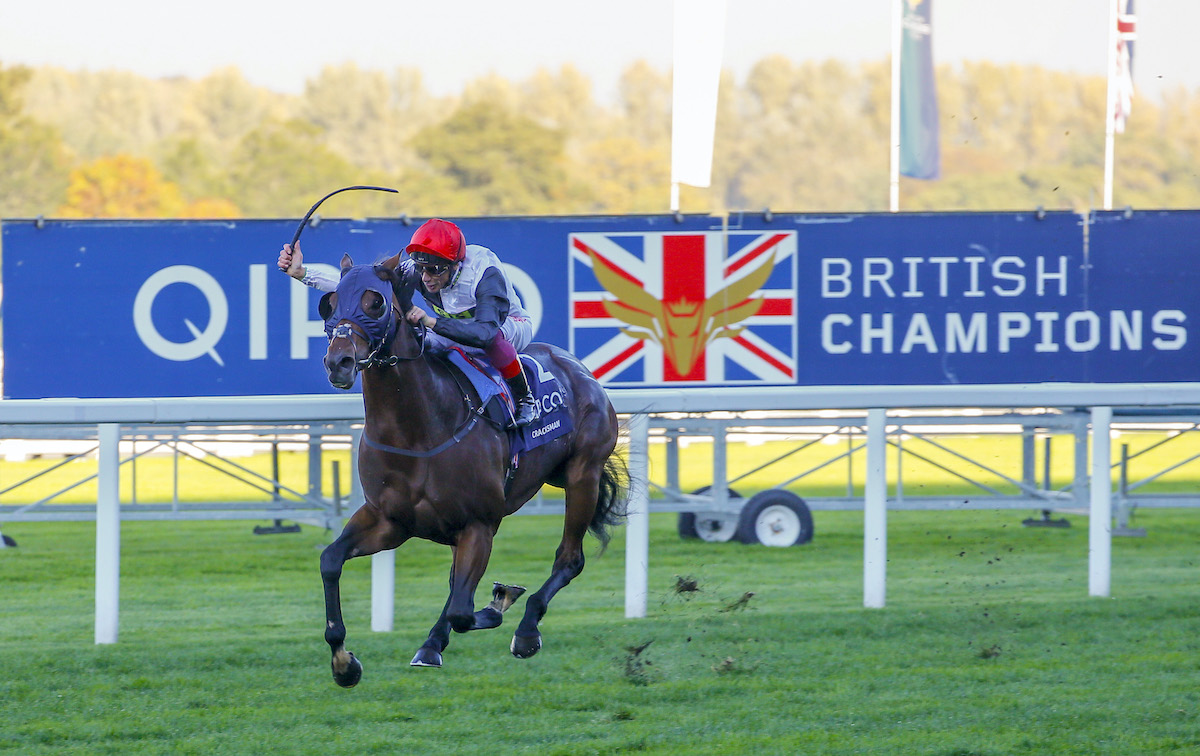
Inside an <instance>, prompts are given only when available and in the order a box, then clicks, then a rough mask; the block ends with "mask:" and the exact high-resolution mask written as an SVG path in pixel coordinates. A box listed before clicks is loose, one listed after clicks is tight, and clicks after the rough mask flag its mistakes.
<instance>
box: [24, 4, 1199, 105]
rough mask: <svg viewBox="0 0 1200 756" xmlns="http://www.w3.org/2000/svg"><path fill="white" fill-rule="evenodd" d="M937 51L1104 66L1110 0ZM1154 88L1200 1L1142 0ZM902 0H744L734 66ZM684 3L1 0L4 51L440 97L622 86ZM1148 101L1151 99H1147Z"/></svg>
mask: <svg viewBox="0 0 1200 756" xmlns="http://www.w3.org/2000/svg"><path fill="white" fill-rule="evenodd" d="M932 1H933V40H934V60H935V62H937V63H957V62H961V61H963V60H991V61H994V62H999V63H1004V62H1016V63H1036V64H1040V65H1043V66H1046V67H1048V68H1052V69H1056V70H1064V71H1071V72H1078V73H1085V74H1094V75H1098V76H1099V75H1103V73H1104V68H1105V60H1106V58H1105V51H1106V48H1105V45H1106V42H1107V37H1106V32H1107V7H1108V6H1107V2H1108V0H932ZM1136 5H1137V11H1138V34H1139V39H1138V43H1137V47H1136V56H1135V60H1134V73H1135V84H1136V86H1137V87H1138V89H1139V91H1140V93H1141V95H1142V96H1146V97H1154V96H1157V94H1158V93H1159V92H1160V91H1161V90H1162V89H1163V88H1172V87H1175V86H1184V87H1186V88H1188V89H1192V90H1194V89H1197V88H1200V52H1197V44H1196V43H1195V41H1194V39H1193V38H1194V36H1195V34H1196V30H1197V29H1200V0H1137V3H1136ZM891 8H892V0H790V1H788V0H729V12H728V19H727V25H726V36H725V56H724V66H725V68H726V69H728V70H731V71H732V72H733V73H734V75H735V76H736V77H737V79H738V81H739V82H740V81H742V80H743V79H744V77H745V75H746V73H747V72H748V71H749V69H750V67H751V66H752V65H753V64H754V63H755V62H756V61H758V60H759V59H761V58H762V57H764V56H766V55H768V54H771V53H781V54H784V55H786V56H788V57H790V58H792V59H794V60H806V59H815V60H823V59H827V58H839V59H842V60H846V61H848V62H859V61H864V60H882V59H884V58H885V57H886V56H887V54H888V52H889V47H890V42H889V26H890V20H891ZM672 10H673V2H672V0H602V2H589V3H584V2H573V1H572V0H508V1H507V2H504V1H503V0H482V1H481V0H459V1H458V2H454V1H453V0H442V1H441V2H437V0H427V1H425V2H410V1H409V0H325V1H324V2H313V1H312V0H293V1H292V2H289V3H280V2H261V1H260V0H204V2H199V3H174V2H170V0H105V2H96V3H91V2H79V0H0V64H4V65H13V64H18V63H24V64H28V65H42V64H51V65H55V66H60V67H63V68H66V69H68V70H80V69H88V70H104V69H121V70H128V71H133V72H135V73H138V74H142V75H145V76H151V77H161V76H172V75H182V76H187V77H190V78H200V77H203V76H205V75H207V74H208V73H211V72H212V71H214V70H216V69H218V68H221V67H224V66H229V65H235V66H237V67H238V68H240V69H241V71H242V73H243V74H244V75H245V76H246V78H247V79H248V80H249V81H250V82H252V83H254V84H257V85H261V86H265V87H269V88H271V89H274V90H277V91H281V92H290V93H299V92H301V91H302V90H303V88H304V83H305V81H306V80H307V79H309V78H311V77H313V76H314V75H316V74H317V73H318V72H319V71H320V70H321V68H322V67H323V66H325V65H329V64H338V63H345V62H349V61H353V62H355V63H357V64H358V66H359V67H360V68H364V69H372V70H381V71H384V72H391V71H392V70H393V69H395V68H397V67H401V66H403V67H418V68H420V69H421V71H422V74H423V77H424V80H425V84H426V86H427V87H428V88H429V89H430V90H431V91H432V92H433V93H434V94H438V95H445V94H453V93H457V92H459V91H460V90H461V89H462V86H463V84H464V83H466V82H468V81H470V80H472V79H474V78H476V77H479V76H483V75H486V74H488V73H489V72H495V73H497V74H500V75H501V76H504V77H505V78H508V79H511V80H520V79H523V78H525V77H527V76H529V75H530V74H532V73H533V72H534V71H536V70H537V69H538V68H539V67H548V68H552V69H553V68H557V67H558V66H560V65H562V64H563V63H572V64H574V65H575V66H576V67H577V68H579V69H580V70H581V71H582V72H583V73H585V74H587V75H588V76H589V77H590V78H591V79H592V82H593V86H594V91H595V93H596V96H597V97H598V98H599V99H601V100H607V99H610V98H611V97H612V95H613V94H614V93H615V91H616V83H617V79H618V76H619V75H620V73H621V71H622V70H623V69H624V68H625V66H627V65H628V64H629V63H631V62H632V61H634V60H637V59H644V60H646V61H648V62H649V63H651V64H652V65H654V66H655V67H657V68H659V69H662V70H666V69H668V68H669V67H670V63H671V19H672ZM1135 108H1136V104H1135Z"/></svg>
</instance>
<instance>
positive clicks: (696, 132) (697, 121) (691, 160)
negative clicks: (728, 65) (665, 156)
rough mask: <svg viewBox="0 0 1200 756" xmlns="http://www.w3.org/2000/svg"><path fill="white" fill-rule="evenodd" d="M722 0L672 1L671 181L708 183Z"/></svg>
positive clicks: (722, 35) (722, 36) (721, 44)
mask: <svg viewBox="0 0 1200 756" xmlns="http://www.w3.org/2000/svg"><path fill="white" fill-rule="evenodd" d="M724 46H725V0H675V38H674V72H673V81H672V87H671V89H672V97H671V183H672V184H689V185H691V186H709V185H710V184H711V183H712V155H713V134H714V131H715V130H716V122H717V89H718V85H719V84H720V80H721V57H722V54H723V53H724Z"/></svg>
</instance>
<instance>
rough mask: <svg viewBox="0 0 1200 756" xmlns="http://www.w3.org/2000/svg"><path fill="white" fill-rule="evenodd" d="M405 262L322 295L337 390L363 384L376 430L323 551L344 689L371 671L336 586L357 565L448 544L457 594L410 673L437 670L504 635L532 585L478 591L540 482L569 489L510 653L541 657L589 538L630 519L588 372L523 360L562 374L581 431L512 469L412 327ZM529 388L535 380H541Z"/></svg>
mask: <svg viewBox="0 0 1200 756" xmlns="http://www.w3.org/2000/svg"><path fill="white" fill-rule="evenodd" d="M399 259H400V257H399V255H396V256H394V257H391V258H388V259H387V260H385V261H383V262H382V263H379V264H376V265H355V264H354V262H353V260H351V259H350V257H349V255H346V256H344V257H343V258H342V261H341V279H340V281H339V282H338V286H337V289H336V291H334V292H330V293H328V294H326V295H325V296H324V297H323V298H322V299H321V304H320V307H319V311H320V315H321V317H322V318H323V319H324V320H325V328H326V333H327V335H328V336H329V348H328V351H327V352H326V354H325V360H324V363H325V369H326V371H327V373H328V375H329V382H330V383H331V384H333V385H334V386H335V387H337V388H341V389H349V388H351V387H352V386H353V385H354V382H355V377H356V375H359V374H361V376H362V393H363V405H364V409H365V424H364V427H363V434H362V440H361V442H360V444H359V449H358V475H359V478H360V479H361V481H362V490H363V495H364V498H365V503H364V504H363V505H362V506H361V507H360V508H359V509H358V510H357V511H356V512H355V513H354V514H353V515H352V516H351V517H350V518H349V520H348V521H347V523H346V526H345V528H344V529H343V530H342V532H341V535H339V536H338V537H337V539H336V540H334V542H333V543H331V544H330V545H329V546H328V547H327V548H326V549H325V550H324V551H323V552H322V554H321V579H322V581H323V582H324V586H325V615H326V626H325V641H326V642H327V643H328V644H329V648H330V651H331V653H332V661H331V666H332V669H333V679H334V681H335V682H337V684H338V685H341V686H342V687H346V688H348V687H352V686H354V685H355V684H357V683H358V681H359V680H360V678H361V677H362V663H361V662H360V661H359V660H358V659H357V658H356V657H355V655H354V654H353V653H351V652H350V651H347V650H346V646H345V640H346V627H345V625H344V623H343V621H342V609H341V598H340V592H339V581H340V578H341V573H342V566H343V565H344V564H345V562H346V560H347V559H351V558H353V557H361V556H368V555H370V554H374V553H376V552H379V551H383V550H386V549H394V548H396V547H397V546H399V545H401V544H402V543H404V542H405V541H407V540H408V539H410V538H414V537H416V538H423V539H426V540H429V541H433V542H435V543H440V544H445V545H448V546H450V548H451V551H452V563H451V567H450V595H449V597H448V598H447V600H446V604H445V606H444V607H443V608H442V613H441V616H440V617H438V619H437V622H435V623H434V625H433V628H432V629H431V630H430V631H429V637H427V638H426V639H425V642H424V643H423V644H422V645H421V646H420V648H418V650H417V652H416V655H415V656H413V659H412V661H411V662H410V664H412V665H413V666H423V667H440V666H441V664H442V652H443V651H444V650H445V649H446V646H447V644H448V643H449V641H450V631H451V630H454V631H455V632H458V633H465V632H468V631H470V630H484V629H489V628H494V627H497V626H499V625H500V624H501V622H502V621H503V613H504V611H505V610H506V609H508V608H509V606H510V605H511V604H512V602H513V601H514V600H516V598H518V597H519V596H520V595H521V594H522V593H524V590H525V589H524V588H520V587H517V586H506V585H502V584H500V583H496V586H495V590H494V592H493V600H492V602H491V603H490V604H489V605H488V606H487V607H485V608H483V609H480V610H479V611H476V610H475V590H476V587H477V586H478V584H479V581H480V579H481V578H482V577H483V574H484V571H485V570H486V568H487V564H488V558H489V557H490V555H491V551H492V539H493V537H494V536H495V535H496V532H497V530H498V529H499V527H500V521H501V520H502V519H503V518H504V517H506V516H508V515H510V514H513V513H514V512H516V511H517V510H518V509H520V508H521V506H522V505H523V504H524V503H525V502H527V501H529V499H531V498H532V497H533V496H534V495H535V494H536V493H537V492H538V490H539V489H540V488H541V486H542V484H543V483H549V484H551V485H553V486H557V487H560V488H562V489H564V490H565V492H566V514H565V521H564V523H563V532H562V541H561V543H560V544H559V546H558V550H557V552H556V553H555V557H554V563H553V566H552V567H551V570H550V577H549V578H548V579H547V580H546V582H545V583H544V584H543V585H542V586H541V588H539V589H538V590H537V591H536V592H534V593H532V594H530V596H529V597H528V599H527V600H526V603H525V613H524V616H523V617H522V618H521V622H520V624H519V625H518V626H517V629H516V631H515V632H514V634H513V639H512V643H511V645H510V650H511V652H512V654H513V655H514V656H516V657H517V658H520V659H527V658H529V657H531V656H533V655H534V654H535V653H537V652H538V649H540V648H541V645H542V641H541V633H540V632H539V631H538V623H539V622H540V621H541V619H542V617H543V616H544V615H545V613H546V607H547V605H548V604H549V603H550V600H551V599H552V598H553V597H554V595H555V594H556V593H558V591H559V590H561V589H562V588H564V587H565V586H566V585H567V584H568V583H570V582H571V580H572V579H573V578H575V577H576V576H578V575H579V574H580V572H582V570H583V566H584V554H583V539H584V535H585V533H586V532H587V531H589V530H590V531H591V532H592V533H593V534H594V535H595V536H596V537H597V538H599V539H600V541H601V544H602V546H603V545H607V543H608V539H609V528H610V527H612V526H614V525H617V524H618V523H620V522H621V520H622V519H623V517H624V515H625V506H626V502H627V494H628V473H627V469H626V467H625V464H624V462H623V460H622V459H621V458H620V457H619V456H618V455H616V454H615V453H614V450H615V448H616V444H617V435H618V423H617V416H616V412H615V411H614V410H613V407H612V404H611V403H610V402H609V400H608V395H607V394H606V393H605V391H604V389H603V388H602V387H601V386H600V384H599V382H598V381H597V380H596V379H595V377H593V375H592V374H591V372H590V371H589V370H588V369H587V368H586V367H585V366H584V365H583V364H582V363H581V362H579V361H578V360H577V359H575V358H574V357H573V356H572V355H570V354H569V353H567V352H566V351H564V350H562V349H559V348H557V347H554V346H551V345H548V344H537V343H535V344H531V345H530V346H529V348H528V349H527V350H526V352H525V353H526V354H528V355H530V356H532V357H533V358H534V359H535V360H537V362H538V364H539V365H541V367H542V368H543V369H544V370H546V371H549V372H550V373H552V374H553V375H554V376H556V377H557V378H558V381H559V383H560V384H561V391H562V394H563V396H564V398H565V406H566V407H567V410H568V411H569V417H570V420H571V423H572V430H571V431H570V432H569V433H567V434H566V435H563V436H560V437H558V438H555V439H553V440H551V441H549V442H547V443H546V444H544V445H542V446H538V447H536V448H533V449H530V450H528V451H527V452H525V453H524V454H523V455H522V457H521V458H520V461H519V464H518V465H517V467H516V469H515V470H510V467H511V461H512V460H511V453H510V441H509V438H508V436H507V434H506V431H505V429H504V428H503V427H501V424H500V423H495V422H492V421H488V420H487V419H486V418H485V417H484V416H483V415H482V413H481V412H479V411H478V410H479V408H478V407H475V406H473V404H474V402H475V401H477V394H475V393H474V391H473V389H468V388H467V387H465V386H461V387H460V384H459V382H458V381H457V380H456V377H455V376H454V375H453V374H452V371H451V369H450V368H449V367H448V366H447V364H446V362H445V361H444V360H442V359H437V358H434V357H432V356H430V355H429V354H426V353H425V351H424V349H423V336H424V330H423V328H421V327H419V326H413V325H410V324H409V323H408V322H407V321H406V320H405V319H404V313H405V312H407V311H408V309H409V307H410V306H411V301H412V290H411V289H410V288H408V287H406V286H402V285H401V279H400V276H399V274H398V271H397V267H398V264H399ZM531 383H532V380H531Z"/></svg>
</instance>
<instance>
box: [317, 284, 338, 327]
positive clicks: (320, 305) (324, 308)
mask: <svg viewBox="0 0 1200 756" xmlns="http://www.w3.org/2000/svg"><path fill="white" fill-rule="evenodd" d="M336 293H337V292H333V291H329V292H326V293H325V295H324V296H322V297H321V301H320V302H317V314H318V315H320V316H321V320H329V316H330V315H332V314H333V295H334V294H336Z"/></svg>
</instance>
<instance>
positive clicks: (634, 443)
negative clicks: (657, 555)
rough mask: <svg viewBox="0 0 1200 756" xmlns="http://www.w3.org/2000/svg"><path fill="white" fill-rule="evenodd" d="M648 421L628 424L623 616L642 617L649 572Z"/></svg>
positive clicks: (645, 417) (635, 420) (641, 419)
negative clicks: (627, 507)
mask: <svg viewBox="0 0 1200 756" xmlns="http://www.w3.org/2000/svg"><path fill="white" fill-rule="evenodd" d="M649 480H650V417H649V416H648V415H644V414H639V415H633V416H632V417H631V418H630V420H629V516H628V518H627V519H626V521H625V616H626V617H629V618H633V617H645V616H646V600H647V593H648V588H647V586H648V585H649V580H650V578H649V569H650V485H649Z"/></svg>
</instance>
